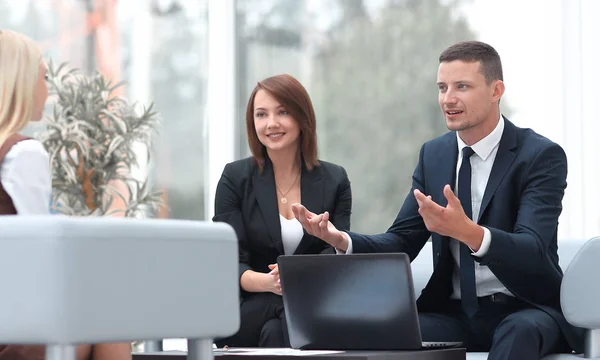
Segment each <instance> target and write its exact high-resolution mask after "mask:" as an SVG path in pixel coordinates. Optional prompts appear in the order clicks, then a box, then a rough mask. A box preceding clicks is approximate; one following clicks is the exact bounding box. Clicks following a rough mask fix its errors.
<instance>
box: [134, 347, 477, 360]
mask: <svg viewBox="0 0 600 360" xmlns="http://www.w3.org/2000/svg"><path fill="white" fill-rule="evenodd" d="M232 350H234V349H232ZM257 350H258V349H257ZM214 355H215V359H218V360H241V359H246V360H249V359H256V360H258V359H265V360H298V359H302V358H306V359H311V360H339V359H346V360H408V359H410V360H466V358H467V355H466V351H465V349H464V348H450V349H434V350H417V351H414V350H411V351H343V352H341V353H335V354H316V355H308V356H298V355H285V354H284V355H268V354H265V355H260V356H257V355H244V354H243V353H236V354H233V353H229V354H227V353H226V352H218V353H217V352H215V353H214ZM186 357H187V352H185V351H164V352H155V353H134V354H133V360H183V359H185V358H186Z"/></svg>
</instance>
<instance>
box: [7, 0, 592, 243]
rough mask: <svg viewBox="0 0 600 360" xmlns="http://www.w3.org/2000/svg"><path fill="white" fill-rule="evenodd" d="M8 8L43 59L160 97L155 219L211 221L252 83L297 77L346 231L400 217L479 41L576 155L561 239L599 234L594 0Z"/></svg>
mask: <svg viewBox="0 0 600 360" xmlns="http://www.w3.org/2000/svg"><path fill="white" fill-rule="evenodd" d="M0 14H1V15H0V28H8V29H13V30H16V31H19V32H23V33H25V34H27V35H29V36H30V37H32V38H34V39H35V40H36V41H38V42H39V43H40V44H41V45H42V46H43V49H44V52H45V56H46V58H47V59H50V58H51V59H53V61H54V62H63V61H68V62H69V63H70V65H71V66H74V67H78V68H81V69H83V70H84V71H86V72H88V73H90V72H92V71H94V70H96V69H97V70H99V71H100V72H101V73H102V74H104V75H105V76H106V77H108V78H111V79H114V80H125V81H127V83H128V85H127V86H126V87H125V88H123V91H124V92H123V93H122V94H121V95H124V96H126V97H127V98H129V99H130V100H132V101H137V102H139V103H141V104H146V103H148V102H150V101H153V102H154V103H155V105H156V109H157V110H158V111H159V112H160V117H161V129H160V139H159V141H158V143H157V146H156V148H155V149H154V151H155V154H154V160H153V162H152V163H151V165H152V166H151V167H150V168H149V169H146V170H145V171H147V174H148V176H150V177H151V178H152V179H153V182H154V183H155V185H156V186H158V187H159V188H160V189H163V190H164V191H165V195H164V196H165V199H166V200H167V202H168V205H169V209H168V210H166V211H163V212H162V213H161V214H159V215H160V216H161V217H169V218H177V219H195V220H210V218H211V217H212V212H213V209H212V206H213V199H214V189H215V186H216V182H217V181H218V179H219V177H220V174H221V171H222V169H223V166H224V164H225V163H226V162H228V161H233V160H235V159H239V158H242V157H246V156H248V155H249V150H248V146H247V142H246V134H245V123H244V121H245V119H244V112H245V107H246V103H247V99H248V96H249V94H250V91H251V90H252V88H253V87H254V85H255V84H256V82H257V81H260V80H261V79H263V78H265V77H268V76H271V75H275V74H279V73H289V74H291V75H293V76H295V77H297V78H298V79H299V80H300V81H301V82H302V83H303V84H304V85H305V86H306V88H307V89H308V91H309V93H310V95H311V97H312V99H313V102H314V105H315V108H316V113H317V124H318V137H319V139H318V140H319V150H320V158H321V159H323V160H327V161H331V162H335V163H338V164H340V165H342V166H344V167H345V168H346V170H347V171H348V175H349V177H350V180H351V182H352V192H353V200H354V202H353V215H352V230H354V231H358V232H366V233H373V232H382V231H385V230H386V229H387V227H388V226H389V225H390V224H391V223H392V221H393V219H394V218H395V216H396V213H397V211H398V210H399V207H400V205H401V204H402V201H403V200H404V198H405V196H406V194H407V192H408V190H409V188H410V183H411V175H412V172H413V170H414V166H415V164H416V161H417V155H418V151H419V148H420V146H421V144H422V143H423V142H424V141H426V140H428V139H430V138H432V137H435V136H437V135H439V134H442V133H444V132H445V131H446V128H445V125H444V121H443V118H442V116H441V113H440V110H439V108H438V104H437V86H436V72H437V66H438V60H437V58H438V56H439V54H440V52H441V51H442V50H443V49H444V48H445V47H447V46H449V45H451V44H452V43H454V42H457V41H460V40H472V39H477V40H481V41H485V42H487V43H489V44H491V45H492V46H494V47H495V48H496V50H498V52H499V53H500V56H501V58H502V61H503V65H504V77H505V84H506V93H505V97H504V100H503V112H504V114H505V115H506V116H507V117H508V118H509V119H510V120H512V121H513V122H514V123H516V124H517V125H518V126H521V127H531V128H533V129H534V130H536V131H537V132H539V133H541V134H543V135H545V136H547V137H549V138H550V139H552V140H553V141H555V142H557V143H559V144H561V145H562V146H563V147H564V149H565V150H566V152H567V155H568V161H569V176H568V188H567V193H566V196H565V199H564V202H563V204H564V210H563V214H562V216H561V219H560V226H559V237H560V241H569V239H575V238H588V237H591V236H595V235H598V234H600V210H599V206H598V205H597V203H598V201H599V199H600V189H599V186H598V179H600V161H598V160H597V159H596V156H598V155H599V154H600V141H598V140H597V139H596V136H598V134H600V121H598V119H597V116H596V107H595V101H597V98H598V95H599V91H598V86H597V84H598V83H600V69H599V68H598V66H597V63H598V60H599V58H600V42H598V41H597V40H596V39H597V37H596V35H595V34H598V33H600V24H599V23H598V21H597V20H596V18H597V15H598V14H600V1H596V0H525V1H523V0H504V1H501V2H500V1H489V0H237V1H235V0H212V1H211V0H0ZM51 109H52V103H51V102H50V103H49V104H48V111H50V110H51ZM34 130H35V129H29V131H34Z"/></svg>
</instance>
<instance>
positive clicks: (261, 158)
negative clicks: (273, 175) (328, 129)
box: [246, 74, 319, 172]
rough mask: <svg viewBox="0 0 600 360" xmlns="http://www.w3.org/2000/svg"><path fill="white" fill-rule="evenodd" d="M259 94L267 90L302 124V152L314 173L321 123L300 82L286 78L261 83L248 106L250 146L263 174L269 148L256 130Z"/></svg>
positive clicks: (307, 166) (269, 79) (276, 77)
mask: <svg viewBox="0 0 600 360" xmlns="http://www.w3.org/2000/svg"><path fill="white" fill-rule="evenodd" d="M259 90H264V91H266V92H268V93H269V94H270V95H271V96H273V97H274V98H275V99H277V101H279V103H280V104H281V106H283V107H285V109H286V110H287V111H288V112H289V113H290V115H291V116H292V118H293V119H294V120H295V121H296V123H297V124H298V127H299V128H300V152H301V155H302V159H303V160H304V165H305V166H306V168H307V169H308V170H312V168H313V167H315V166H318V165H319V162H318V159H317V157H318V150H317V122H316V119H315V110H314V108H313V105H312V102H311V100H310V96H308V92H307V91H306V89H305V88H304V86H302V84H300V82H299V81H298V80H296V79H295V78H294V77H293V76H291V75H288V74H283V75H275V76H272V77H269V78H266V79H264V80H262V81H260V82H258V83H257V84H256V87H255V88H254V90H252V93H251V94H250V99H249V100H248V106H247V107H246V131H247V132H248V145H249V146H250V151H251V152H252V156H253V157H254V161H255V162H256V164H257V165H258V168H259V171H260V172H262V170H263V168H264V166H265V157H266V148H265V146H264V145H263V144H262V143H261V142H260V140H258V135H257V134H256V129H255V127H254V98H255V97H256V93H257V92H258V91H259Z"/></svg>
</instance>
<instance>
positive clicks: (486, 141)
mask: <svg viewBox="0 0 600 360" xmlns="http://www.w3.org/2000/svg"><path fill="white" fill-rule="evenodd" d="M503 132H504V118H503V117H502V115H500V119H499V120H498V124H497V125H496V127H495V128H494V130H492V132H491V133H489V134H488V135H487V136H486V137H484V138H483V139H481V140H479V141H478V142H476V143H475V144H473V145H472V146H471V149H473V151H474V152H475V154H477V156H479V157H480V158H481V159H482V160H483V161H485V160H486V159H487V158H488V156H490V154H491V153H492V150H494V148H495V147H496V146H497V145H498V144H499V143H500V139H501V138H502V133H503ZM456 140H457V141H458V153H459V154H462V149H463V148H465V147H467V144H465V142H464V141H462V139H461V138H460V136H458V131H457V132H456Z"/></svg>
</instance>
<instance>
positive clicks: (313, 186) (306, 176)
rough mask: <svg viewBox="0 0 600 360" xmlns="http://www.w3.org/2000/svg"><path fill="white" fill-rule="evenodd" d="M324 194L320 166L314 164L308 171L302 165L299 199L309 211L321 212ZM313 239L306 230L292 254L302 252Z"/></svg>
mask: <svg viewBox="0 0 600 360" xmlns="http://www.w3.org/2000/svg"><path fill="white" fill-rule="evenodd" d="M324 196H325V182H324V181H323V177H322V172H321V167H320V166H315V167H314V168H313V169H312V171H308V170H307V169H306V168H305V167H304V162H303V165H302V177H301V178H300V199H301V202H302V205H304V206H305V207H306V208H307V209H308V210H309V211H311V212H313V213H315V214H321V213H322V212H323V210H324V209H323V202H324ZM312 241H313V239H312V236H310V235H308V234H307V233H306V231H305V232H304V236H303V237H302V240H301V241H300V244H298V247H297V248H296V251H295V252H294V254H303V253H304V252H305V250H306V249H307V248H308V247H309V246H310V244H311V242H312Z"/></svg>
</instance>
